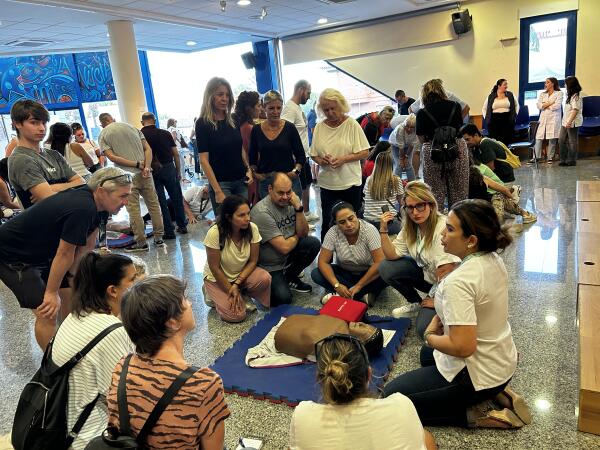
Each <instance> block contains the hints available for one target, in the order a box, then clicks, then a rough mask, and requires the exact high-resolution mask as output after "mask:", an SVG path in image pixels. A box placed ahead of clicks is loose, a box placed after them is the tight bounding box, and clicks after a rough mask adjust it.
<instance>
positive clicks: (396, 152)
mask: <svg viewBox="0 0 600 450" xmlns="http://www.w3.org/2000/svg"><path fill="white" fill-rule="evenodd" d="M412 153H413V149H412V147H407V149H406V158H407V161H406V168H405V169H402V167H400V147H398V146H396V145H392V158H393V159H394V175H397V176H399V177H400V178H402V172H405V173H406V179H407V180H408V181H413V180H414V179H415V171H414V169H413V166H412Z"/></svg>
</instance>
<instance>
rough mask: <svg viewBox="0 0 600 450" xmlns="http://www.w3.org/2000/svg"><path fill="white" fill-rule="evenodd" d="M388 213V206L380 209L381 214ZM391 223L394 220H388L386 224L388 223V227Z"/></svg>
mask: <svg viewBox="0 0 600 450" xmlns="http://www.w3.org/2000/svg"><path fill="white" fill-rule="evenodd" d="M389 211H390V207H389V206H388V205H383V206H382V207H381V212H384V213H386V212H389ZM393 221H394V219H392V220H388V222H387V223H388V225H389V224H390V223H392V222H393Z"/></svg>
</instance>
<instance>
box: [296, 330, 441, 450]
mask: <svg viewBox="0 0 600 450" xmlns="http://www.w3.org/2000/svg"><path fill="white" fill-rule="evenodd" d="M314 352H315V356H316V360H317V381H318V383H319V384H320V385H321V392H322V395H323V399H324V400H325V402H324V404H319V403H315V402H311V401H305V402H301V403H300V404H299V405H298V406H297V407H296V409H295V410H294V415H293V417H292V423H291V426H290V448H291V449H292V450H311V449H315V450H316V449H319V450H320V449H329V450H346V449H350V448H357V449H362V450H380V449H400V450H409V449H410V450H425V449H427V450H433V449H436V448H437V447H436V444H435V441H434V439H433V436H431V434H430V433H429V432H428V431H426V430H423V426H422V425H421V421H420V420H419V417H418V415H417V413H416V411H415V407H414V406H413V404H412V402H411V401H410V400H409V399H408V398H406V397H405V396H404V395H401V394H393V395H391V396H389V397H388V398H384V399H377V398H374V397H373V396H372V395H371V394H370V392H369V382H370V381H371V377H372V371H371V367H370V366H369V357H368V355H367V352H366V350H365V347H364V345H363V344H362V342H361V341H360V340H359V339H358V338H356V337H354V336H351V335H349V334H339V333H336V334H333V335H330V336H328V337H325V338H323V339H321V340H320V341H319V342H317V343H316V345H315V346H314Z"/></svg>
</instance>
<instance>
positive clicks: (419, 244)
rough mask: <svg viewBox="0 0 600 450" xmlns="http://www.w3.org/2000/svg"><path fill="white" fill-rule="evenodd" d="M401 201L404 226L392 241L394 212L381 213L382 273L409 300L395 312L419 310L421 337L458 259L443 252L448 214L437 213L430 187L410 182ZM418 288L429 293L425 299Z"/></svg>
mask: <svg viewBox="0 0 600 450" xmlns="http://www.w3.org/2000/svg"><path fill="white" fill-rule="evenodd" d="M402 204H403V210H404V217H403V219H404V220H403V226H402V230H401V231H400V234H398V236H397V237H396V239H394V241H393V242H392V241H391V240H390V238H389V236H388V222H389V221H391V220H392V219H393V218H394V217H395V213H393V212H386V213H384V214H383V215H382V216H381V222H380V224H379V233H380V234H381V248H382V249H383V253H384V254H385V258H386V261H382V262H381V264H380V265H379V274H380V275H381V278H382V279H383V280H384V281H385V282H386V283H387V284H388V285H390V286H392V287H393V288H394V289H396V290H397V291H398V292H400V294H402V296H403V297H404V298H405V299H406V301H407V302H408V305H405V306H402V307H400V308H396V309H394V310H393V311H392V315H393V316H394V317H401V316H405V315H408V314H412V313H414V312H416V311H419V314H418V316H417V319H416V328H417V333H418V334H419V335H420V336H422V333H423V332H424V330H425V328H426V327H427V325H429V322H431V318H432V317H433V316H434V315H435V311H434V309H433V296H434V294H435V288H436V286H437V283H438V281H440V280H441V279H442V278H443V277H444V276H445V275H446V274H448V273H449V272H451V271H452V270H453V269H454V268H455V267H456V263H458V262H459V259H458V258H457V257H455V256H453V255H450V254H448V253H446V252H445V251H444V248H443V246H442V232H443V231H444V229H445V227H446V216H444V215H442V214H440V213H439V212H438V209H437V203H436V200H435V197H434V196H433V193H432V192H431V189H430V188H429V186H427V185H426V184H425V183H422V182H420V181H411V182H410V183H408V184H407V185H406V187H405V190H404V197H403V199H402ZM419 291H420V292H423V293H425V294H426V295H425V297H424V298H423V299H422V298H421V295H420V294H419ZM419 306H421V308H420V309H419Z"/></svg>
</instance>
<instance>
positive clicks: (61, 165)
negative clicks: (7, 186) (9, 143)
mask: <svg viewBox="0 0 600 450" xmlns="http://www.w3.org/2000/svg"><path fill="white" fill-rule="evenodd" d="M75 175H77V174H76V173H75V171H74V170H73V169H71V166H69V163H67V160H66V159H65V158H63V157H62V155H61V154H60V153H58V152H57V151H56V150H51V149H42V150H40V152H39V153H38V152H36V151H35V150H32V149H30V148H27V147H22V146H18V147H16V148H15V149H14V151H13V152H12V154H11V155H10V156H9V158H8V178H9V180H10V183H11V184H12V186H13V187H14V188H15V191H16V192H17V195H18V196H19V200H21V203H22V204H23V207H24V208H25V209H27V208H29V207H30V206H31V193H30V192H29V190H30V189H31V188H32V187H34V186H37V185H38V184H42V183H44V182H47V183H48V184H57V183H66V182H68V181H69V180H70V179H71V178H73V177H74V176H75Z"/></svg>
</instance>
